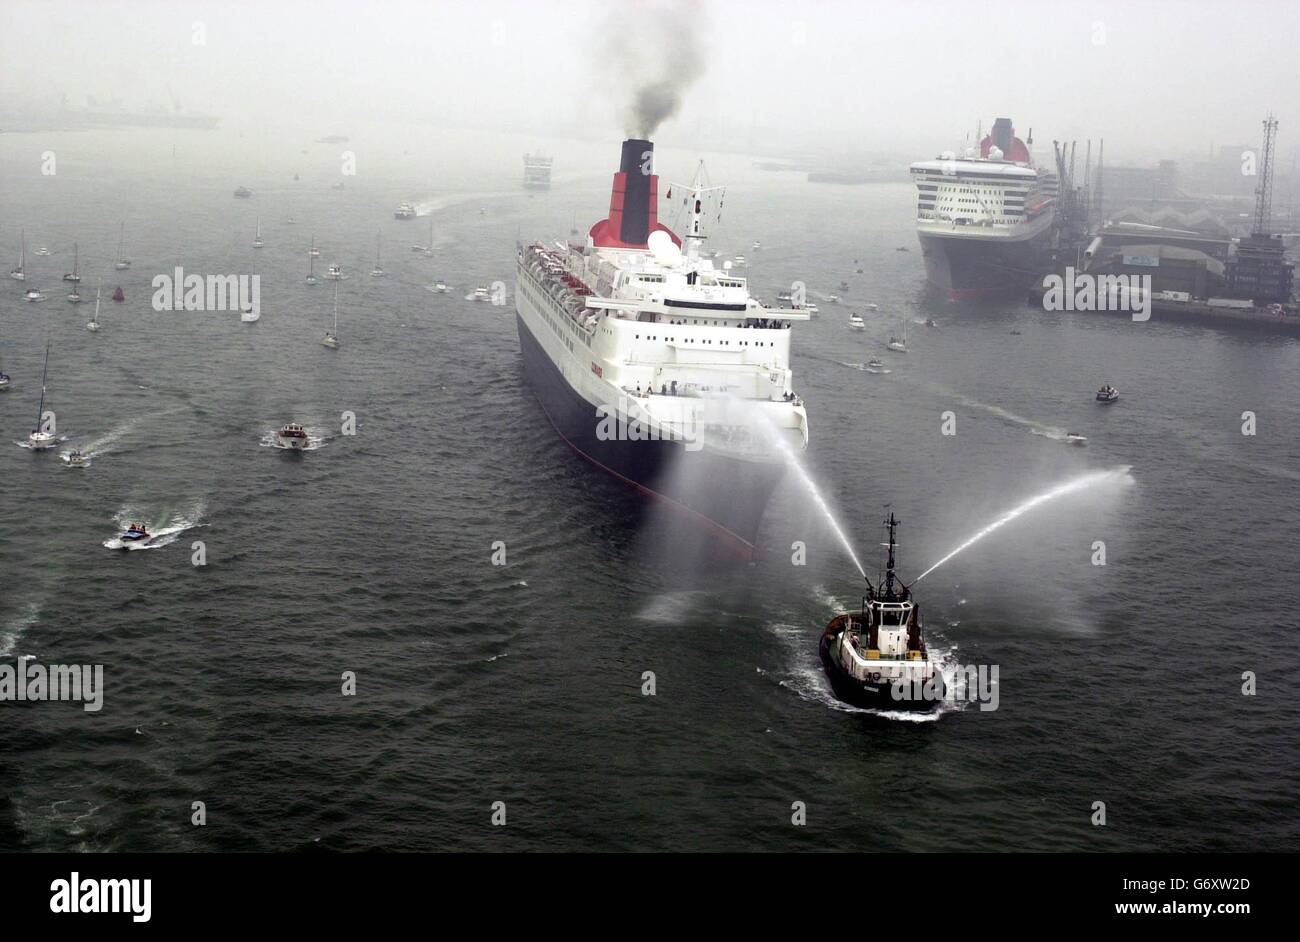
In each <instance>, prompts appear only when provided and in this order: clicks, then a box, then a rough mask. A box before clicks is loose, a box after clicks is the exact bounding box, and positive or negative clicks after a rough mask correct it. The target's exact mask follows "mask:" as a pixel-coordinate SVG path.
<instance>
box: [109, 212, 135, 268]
mask: <svg viewBox="0 0 1300 942" xmlns="http://www.w3.org/2000/svg"><path fill="white" fill-rule="evenodd" d="M125 237H126V223H121V224H120V225H119V226H118V228H117V261H115V262H114V263H113V267H114V268H116V269H117V270H118V271H126V270H127V269H128V268H130V267H131V260H130V259H129V258H127V257H126V256H125V255H123V254H122V243H123V241H124V239H125Z"/></svg>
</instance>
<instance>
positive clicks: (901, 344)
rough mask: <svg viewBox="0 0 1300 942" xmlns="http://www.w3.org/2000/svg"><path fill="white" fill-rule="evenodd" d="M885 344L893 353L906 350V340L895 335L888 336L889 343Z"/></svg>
mask: <svg viewBox="0 0 1300 942" xmlns="http://www.w3.org/2000/svg"><path fill="white" fill-rule="evenodd" d="M885 346H887V347H888V348H889V349H890V350H893V351H894V352H895V353H906V352H907V341H906V340H899V339H898V338H897V337H890V338H889V343H887V344H885Z"/></svg>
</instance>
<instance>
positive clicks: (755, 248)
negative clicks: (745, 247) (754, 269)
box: [749, 242, 761, 252]
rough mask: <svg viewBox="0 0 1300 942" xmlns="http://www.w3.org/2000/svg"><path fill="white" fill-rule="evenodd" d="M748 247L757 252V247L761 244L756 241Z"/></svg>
mask: <svg viewBox="0 0 1300 942" xmlns="http://www.w3.org/2000/svg"><path fill="white" fill-rule="evenodd" d="M749 248H750V250H751V251H754V252H757V251H758V250H759V248H761V246H760V244H759V243H758V242H755V243H754V244H753V245H751V246H750V247H749Z"/></svg>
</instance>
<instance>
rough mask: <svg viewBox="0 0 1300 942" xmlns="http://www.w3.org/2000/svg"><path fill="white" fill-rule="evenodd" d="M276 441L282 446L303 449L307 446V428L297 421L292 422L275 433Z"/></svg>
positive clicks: (297, 449)
mask: <svg viewBox="0 0 1300 942" xmlns="http://www.w3.org/2000/svg"><path fill="white" fill-rule="evenodd" d="M275 441H276V444H278V445H279V446H280V447H281V448H291V449H294V450H296V451H301V450H302V449H304V448H306V447H307V430H306V429H305V428H303V427H302V426H301V425H299V424H298V423H297V422H290V423H289V424H288V425H285V426H283V427H281V429H280V431H278V432H276V433H275Z"/></svg>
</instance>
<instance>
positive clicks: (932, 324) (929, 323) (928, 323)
mask: <svg viewBox="0 0 1300 942" xmlns="http://www.w3.org/2000/svg"><path fill="white" fill-rule="evenodd" d="M925 326H926V327H938V326H939V325H938V324H936V323H935V322H934V318H933V317H927V318H926V319H925Z"/></svg>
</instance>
